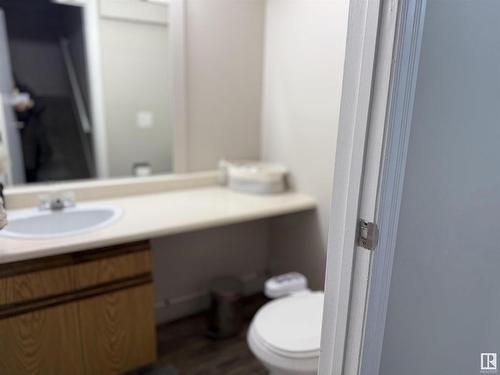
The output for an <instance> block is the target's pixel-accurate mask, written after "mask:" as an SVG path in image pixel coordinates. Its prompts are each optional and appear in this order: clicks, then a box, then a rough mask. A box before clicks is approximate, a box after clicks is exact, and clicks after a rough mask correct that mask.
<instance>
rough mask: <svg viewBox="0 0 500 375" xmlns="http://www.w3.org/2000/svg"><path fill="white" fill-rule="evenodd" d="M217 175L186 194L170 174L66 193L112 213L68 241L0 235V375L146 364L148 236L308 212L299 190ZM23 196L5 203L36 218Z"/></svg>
mask: <svg viewBox="0 0 500 375" xmlns="http://www.w3.org/2000/svg"><path fill="white" fill-rule="evenodd" d="M216 176H217V175H216V174H214V175H213V176H211V177H210V178H209V179H208V180H207V179H206V175H203V181H200V180H197V181H196V182H193V181H194V180H193V179H196V176H190V177H189V181H190V182H189V184H190V185H189V186H188V187H187V188H186V184H185V182H183V183H182V184H180V183H179V181H180V178H182V177H177V178H175V179H174V182H172V181H171V180H169V181H170V182H168V184H167V185H168V186H166V185H162V186H156V187H153V186H152V185H151V184H152V181H148V184H147V186H143V185H140V186H139V185H133V184H130V185H127V186H128V188H127V189H128V190H127V189H125V188H122V189H125V190H126V191H120V190H118V189H117V188H115V187H114V188H113V189H111V190H112V192H111V191H107V189H106V187H104V186H100V187H99V188H98V189H95V190H92V191H90V190H88V189H87V190H86V188H85V187H83V188H81V189H75V190H74V192H75V195H76V201H77V203H76V207H78V205H79V204H80V202H82V203H81V206H82V207H85V205H88V204H90V205H92V207H100V206H103V207H104V206H113V207H117V208H119V210H120V212H121V215H120V217H119V218H118V219H117V220H115V221H113V222H112V223H110V224H109V225H107V226H105V227H100V228H98V229H96V230H93V231H89V232H85V233H76V234H72V235H61V236H57V235H54V236H50V237H45V238H36V236H35V237H32V238H31V237H25V238H15V237H11V236H5V234H4V235H0V369H2V372H3V370H5V373H8V374H10V373H12V374H18V373H30V372H38V373H57V374H97V373H98V374H118V373H125V372H127V371H131V370H134V369H137V368H140V367H142V366H145V365H148V364H150V363H153V362H154V361H155V359H156V338H155V311H154V304H155V300H154V291H153V284H152V281H153V272H152V261H151V256H152V254H151V253H152V252H151V246H150V242H149V240H150V239H155V238H157V237H161V236H168V235H173V234H180V233H187V232H192V231H197V230H200V229H207V228H214V227H220V226H224V225H228V224H235V223H243V222H246V221H252V220H256V219H266V218H270V217H275V216H281V215H285V214H291V213H295V212H301V211H307V210H311V209H314V208H315V201H314V199H313V198H311V197H310V196H308V195H305V194H301V193H297V192H286V193H281V194H272V195H252V194H244V193H237V192H234V191H231V190H229V189H227V188H226V187H223V186H220V185H218V184H217V178H216ZM153 181H155V180H153ZM174 185H175V186H174ZM169 189H170V190H169ZM131 190H133V192H132V191H131ZM108 193H109V194H108ZM23 194H24V195H23V196H22V197H19V196H17V197H16V196H15V195H13V196H12V199H11V200H10V202H11V204H12V205H14V204H15V203H16V199H17V200H18V201H22V202H23V203H25V202H29V206H28V205H25V206H19V207H18V208H19V209H22V211H23V215H25V214H28V215H29V212H30V210H32V211H33V213H34V214H35V212H36V211H37V210H38V209H37V208H35V207H33V203H31V199H32V198H33V197H32V196H31V195H29V194H28V193H25V192H23ZM95 198H97V199H95ZM25 204H26V203H25ZM11 207H12V206H11ZM19 209H16V210H10V211H9V214H10V215H12V216H13V217H14V216H15V215H16V214H18V213H19V211H20V210H19ZM60 214H61V213H60V212H59V213H58V212H54V213H51V214H50V215H60ZM61 217H64V215H61ZM159 251H161V250H159ZM35 370H36V371H35Z"/></svg>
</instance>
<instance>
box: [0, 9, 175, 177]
mask: <svg viewBox="0 0 500 375" xmlns="http://www.w3.org/2000/svg"><path fill="white" fill-rule="evenodd" d="M0 8H1V10H0V90H1V99H2V103H1V104H2V105H1V106H0V136H1V142H2V143H1V144H2V147H3V149H4V153H6V154H7V156H8V159H9V163H8V168H7V170H6V173H5V174H4V175H3V176H2V177H1V179H2V180H3V182H4V183H7V184H8V185H21V184H26V183H44V182H59V181H70V180H73V181H74V180H83V179H92V178H110V177H125V176H147V175H151V174H165V173H170V172H172V171H173V154H172V153H173V151H172V150H173V125H172V116H171V113H170V111H171V108H172V106H171V99H172V98H171V94H170V93H171V92H172V90H171V87H172V85H171V84H170V82H169V79H170V78H171V76H172V75H171V73H170V71H169V66H170V62H171V59H170V56H169V54H170V51H171V48H170V46H169V42H170V39H169V34H170V20H169V13H170V9H169V4H168V3H167V1H166V0H23V1H19V0H0Z"/></svg>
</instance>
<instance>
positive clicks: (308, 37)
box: [261, 0, 348, 288]
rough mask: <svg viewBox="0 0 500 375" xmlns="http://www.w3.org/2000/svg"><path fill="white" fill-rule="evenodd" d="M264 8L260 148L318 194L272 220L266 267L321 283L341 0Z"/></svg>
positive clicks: (282, 2)
mask: <svg viewBox="0 0 500 375" xmlns="http://www.w3.org/2000/svg"><path fill="white" fill-rule="evenodd" d="M266 11H267V14H266V25H265V28H266V35H265V64H264V91H263V108H262V138H261V139H262V156H263V158H264V159H266V160H272V161H277V162H282V163H284V164H285V165H287V166H288V167H290V170H291V173H292V177H291V185H292V187H293V188H296V189H298V190H300V191H303V192H306V193H309V194H311V195H313V196H314V197H316V198H317V200H318V212H317V214H300V215H294V216H290V217H286V218H282V219H275V220H273V224H272V228H271V245H270V246H271V251H272V255H271V262H272V269H273V271H274V272H282V271H287V270H292V269H295V270H299V271H302V272H304V273H305V274H306V275H307V276H308V277H309V279H310V281H311V285H312V286H313V287H315V288H322V287H323V283H324V268H325V259H326V241H327V233H328V220H329V211H330V198H331V191H332V182H333V167H334V158H335V145H336V139H337V125H338V117H339V107H340V95H341V82H342V75H343V63H344V50H345V38H346V31H347V11H348V2H347V1H338V0H293V1H292V0H268V1H267V7H266Z"/></svg>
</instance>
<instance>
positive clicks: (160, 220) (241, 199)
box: [0, 186, 316, 264]
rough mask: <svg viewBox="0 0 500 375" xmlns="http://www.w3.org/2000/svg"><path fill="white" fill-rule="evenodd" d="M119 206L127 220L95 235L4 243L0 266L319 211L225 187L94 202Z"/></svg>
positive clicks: (293, 200)
mask: <svg viewBox="0 0 500 375" xmlns="http://www.w3.org/2000/svg"><path fill="white" fill-rule="evenodd" d="M93 203H106V204H113V205H116V206H119V207H121V208H122V209H123V211H124V212H123V215H122V217H121V218H120V219H119V220H118V221H117V222H115V223H113V224H111V225H110V226H108V227H106V228H103V229H99V230H96V231H94V232H90V233H85V234H80V235H73V236H66V237H58V238H53V239H43V240H38V239H37V240H32V239H14V238H8V237H0V264H1V263H9V262H15V261H19V260H26V259H33V258H40V257H45V256H50V255H56V254H63V253H69V252H74V251H80V250H87V249H92V248H98V247H103V246H109V245H115V244H119V243H126V242H131V241H138V240H144V239H151V238H155V237H160V236H164V235H169V234H176V233H183V232H189V231H193V230H197V229H205V228H210V227H216V226H221V225H225V224H232V223H238V222H244V221H248V220H254V219H262V218H267V217H272V216H278V215H283V214H288V213H293V212H299V211H304V210H310V209H313V208H315V206H316V202H315V200H314V198H312V197H310V196H308V195H305V194H300V193H294V192H287V193H283V194H273V195H252V194H244V193H237V192H233V191H231V190H229V189H227V188H224V187H220V186H213V187H204V188H198V189H192V190H178V191H169V192H166V193H157V194H148V195H138V196H130V197H122V198H116V199H106V200H102V201H94V202H93Z"/></svg>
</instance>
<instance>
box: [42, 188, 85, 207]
mask: <svg viewBox="0 0 500 375" xmlns="http://www.w3.org/2000/svg"><path fill="white" fill-rule="evenodd" d="M38 200H39V204H38V208H39V209H40V210H52V211H58V210H62V209H64V208H68V207H74V206H76V199H75V193H74V192H72V191H64V192H60V191H58V192H54V193H47V194H40V195H38Z"/></svg>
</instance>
